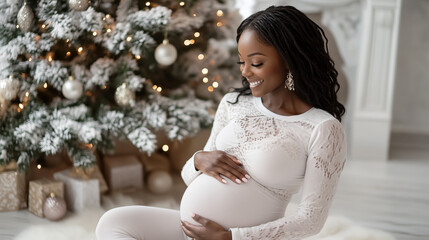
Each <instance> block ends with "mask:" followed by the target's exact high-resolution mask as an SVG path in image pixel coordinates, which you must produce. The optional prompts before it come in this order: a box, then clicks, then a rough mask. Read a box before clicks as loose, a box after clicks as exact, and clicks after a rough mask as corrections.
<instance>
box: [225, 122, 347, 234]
mask: <svg viewBox="0 0 429 240" xmlns="http://www.w3.org/2000/svg"><path fill="white" fill-rule="evenodd" d="M345 158H346V142H345V135H344V130H343V128H342V125H341V123H340V122H339V121H337V120H336V119H331V120H327V121H325V122H323V123H321V124H319V125H318V126H317V127H316V128H315V129H314V130H313V133H312V135H311V138H310V143H309V149H308V158H307V165H306V171H305V178H304V183H303V189H302V199H301V202H300V203H299V206H298V210H297V213H296V214H295V215H294V216H285V217H283V218H280V219H278V220H275V221H272V222H268V223H265V224H262V225H259V226H254V227H249V228H233V229H231V232H232V239H234V240H238V239H240V240H241V239H246V240H247V239H267V240H274V239H288V240H291V239H302V238H304V237H308V236H311V235H315V234H317V233H318V232H319V231H320V230H321V229H322V227H323V225H324V223H325V221H326V218H327V217H328V211H329V208H330V205H331V202H332V199H333V196H334V194H335V190H336V186H337V182H338V179H339V177H340V174H341V172H342V169H343V167H344V163H345Z"/></svg>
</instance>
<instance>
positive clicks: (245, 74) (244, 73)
mask: <svg viewBox="0 0 429 240" xmlns="http://www.w3.org/2000/svg"><path fill="white" fill-rule="evenodd" d="M241 75H242V76H243V77H245V78H248V77H250V76H252V71H250V69H249V67H247V66H246V65H243V66H242V67H241Z"/></svg>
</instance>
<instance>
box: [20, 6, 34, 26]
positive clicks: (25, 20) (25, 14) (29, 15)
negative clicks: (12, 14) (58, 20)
mask: <svg viewBox="0 0 429 240" xmlns="http://www.w3.org/2000/svg"><path fill="white" fill-rule="evenodd" d="M17 18H18V26H19V28H20V29H21V31H22V32H28V31H29V30H30V29H31V27H32V26H33V22H34V13H33V10H32V9H31V7H30V6H28V4H27V2H24V5H23V6H22V7H21V9H19V11H18V16H17Z"/></svg>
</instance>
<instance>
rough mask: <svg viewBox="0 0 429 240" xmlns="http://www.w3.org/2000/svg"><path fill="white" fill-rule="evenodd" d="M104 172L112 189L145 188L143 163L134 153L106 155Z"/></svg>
mask: <svg viewBox="0 0 429 240" xmlns="http://www.w3.org/2000/svg"><path fill="white" fill-rule="evenodd" d="M104 172H105V176H106V179H107V182H108V184H109V187H110V189H111V190H121V189H129V188H136V189H142V188H143V165H142V163H141V162H140V160H139V159H138V158H137V157H136V156H134V155H122V156H104Z"/></svg>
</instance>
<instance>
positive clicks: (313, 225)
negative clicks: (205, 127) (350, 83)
mask: <svg viewBox="0 0 429 240" xmlns="http://www.w3.org/2000/svg"><path fill="white" fill-rule="evenodd" d="M236 96H237V93H229V94H227V95H225V97H224V98H223V99H222V101H221V102H220V104H219V107H218V110H217V112H216V117H215V122H214V123H213V128H212V132H211V135H210V137H209V139H208V141H207V144H206V146H205V147H204V150H205V151H211V150H222V151H225V152H227V153H229V154H231V155H234V156H236V157H237V158H238V160H239V161H241V162H242V163H243V167H244V168H245V169H246V170H247V172H248V173H249V175H250V176H251V180H250V181H249V182H247V183H241V184H236V183H233V182H231V181H228V183H227V184H222V183H220V182H218V181H217V180H216V179H214V178H212V177H209V176H207V175H205V174H202V173H201V172H200V171H196V170H195V167H194V159H193V157H191V158H190V159H189V160H188V161H187V162H186V164H185V166H184V167H183V170H182V177H183V179H184V181H185V183H186V184H187V185H188V188H187V190H186V191H185V193H184V195H183V198H182V201H181V207H180V214H181V218H182V219H184V220H187V221H190V222H193V221H192V219H191V218H190V214H191V213H197V214H200V215H201V216H203V217H206V218H209V219H211V220H213V221H215V222H217V223H219V224H221V225H222V226H223V227H224V228H226V229H229V230H230V231H231V232H232V237H233V239H234V240H237V239H302V238H304V237H307V236H311V235H314V234H316V233H318V232H319V231H320V229H321V228H322V227H323V224H324V222H325V220H326V218H327V216H328V210H329V208H330V205H331V202H332V199H333V196H334V193H335V189H336V186H337V182H338V179H339V176H340V174H341V171H342V169H343V166H344V163H345V158H346V142H345V136H344V130H343V127H342V125H341V123H340V122H339V121H338V120H336V119H335V118H334V117H333V116H332V115H330V114H329V113H327V112H325V111H323V110H321V109H317V108H312V109H310V110H308V111H307V112H305V113H303V114H300V115H294V116H283V115H278V114H275V113H273V112H271V111H269V110H268V109H267V108H265V106H264V105H263V104H262V100H261V98H255V97H253V96H241V97H240V98H239V101H238V103H237V104H231V103H228V101H229V102H235V99H236ZM300 187H302V199H301V202H300V204H299V206H298V211H297V214H296V215H295V216H290V217H285V216H284V212H285V209H286V207H287V204H288V203H289V201H290V198H291V196H292V195H293V194H295V193H296V192H298V191H299V189H300Z"/></svg>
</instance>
